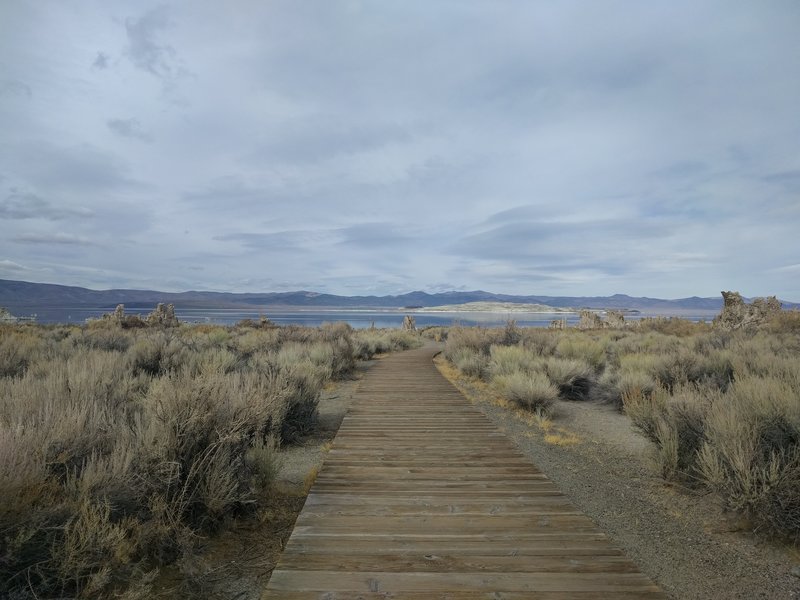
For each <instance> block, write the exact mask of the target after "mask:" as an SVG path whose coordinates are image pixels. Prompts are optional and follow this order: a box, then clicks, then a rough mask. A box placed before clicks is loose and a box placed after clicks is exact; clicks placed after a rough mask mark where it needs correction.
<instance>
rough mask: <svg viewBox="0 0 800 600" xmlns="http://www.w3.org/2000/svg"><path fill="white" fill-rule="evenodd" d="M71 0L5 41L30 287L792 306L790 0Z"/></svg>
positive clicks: (10, 161) (798, 65)
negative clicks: (436, 293)
mask: <svg viewBox="0 0 800 600" xmlns="http://www.w3.org/2000/svg"><path fill="white" fill-rule="evenodd" d="M74 3H75V0H65V4H64V5H63V6H64V8H63V9H62V10H39V9H35V8H32V5H26V4H24V3H17V4H16V5H14V6H11V7H10V8H9V9H8V11H7V12H8V13H9V19H13V20H14V21H13V22H15V23H18V24H19V26H18V27H15V28H13V30H11V31H9V32H7V35H4V36H2V37H0V52H2V55H3V56H13V57H15V59H14V61H11V62H8V61H7V64H5V65H4V74H3V79H2V82H0V102H2V104H3V108H4V110H3V111H0V131H3V136H2V140H0V180H2V190H4V192H2V193H0V256H2V257H3V259H4V260H8V261H11V262H12V263H15V264H18V265H25V266H26V267H29V268H31V269H34V271H31V273H38V274H39V275H36V276H37V277H45V275H42V274H43V273H44V274H47V277H48V278H50V279H51V280H53V281H57V282H70V283H79V282H81V281H83V282H87V283H88V282H91V283H93V284H94V285H97V286H99V287H103V286H104V282H107V283H109V284H111V283H112V282H113V283H114V284H115V285H136V286H150V287H169V286H173V287H176V288H180V287H184V286H185V287H191V288H209V289H228V290H237V291H264V289H265V288H269V289H291V288H292V287H293V286H300V285H302V286H303V287H309V288H313V289H318V290H319V291H330V292H348V293H362V292H363V293H366V292H370V293H388V292H393V293H395V292H404V291H408V290H410V289H414V288H420V287H422V288H427V289H430V290H440V289H443V286H444V287H453V288H457V287H465V288H469V289H476V288H484V289H487V288H488V289H491V290H493V291H500V292H509V293H513V292H521V293H530V294H536V293H538V294H556V295H557V294H564V295H580V294H606V293H615V292H624V293H632V294H642V295H651V296H672V297H677V296H690V295H695V294H696V295H716V294H717V293H718V291H719V290H720V289H731V288H732V289H739V290H740V291H742V292H743V293H745V294H746V295H749V296H754V295H764V294H772V293H776V294H779V295H781V296H783V297H786V298H789V299H795V300H800V283H799V282H800V280H798V278H797V277H792V276H791V275H793V274H794V273H795V272H796V269H795V268H794V266H796V265H797V264H798V256H800V245H798V244H800V241H799V240H798V237H797V234H796V232H797V231H798V230H800V203H798V200H797V198H798V192H800V183H799V182H800V177H798V173H800V159H799V158H798V157H800V141H798V140H800V118H799V117H798V112H797V106H798V105H800V79H798V78H797V77H791V76H789V75H788V74H791V73H795V72H798V71H800V38H798V36H797V23H798V22H800V5H798V4H797V3H792V2H777V3H772V4H769V5H765V4H763V3H750V4H742V3H739V4H737V5H736V6H731V4H730V3H728V2H724V1H723V0H711V1H710V2H707V3H702V4H698V3H696V2H689V1H688V0H676V2H672V3H661V4H654V3H634V2H617V1H616V0H607V1H606V0H603V1H601V2H599V3H591V4H586V3H580V2H574V1H572V0H567V1H565V2H559V3H543V2H537V3H534V2H528V3H524V2H518V3H510V4H508V5H504V6H503V7H502V9H501V8H500V7H498V5H497V4H495V3H486V2H473V3H453V2H449V3H436V4H435V5H434V4H430V3H423V2H405V3H363V2H349V1H341V2H340V1H332V2H316V3H298V2H291V1H289V0H276V1H275V2H269V3H258V2H251V1H249V0H233V2H232V3H231V4H230V5H226V6H225V7H220V6H218V5H215V4H212V3H194V4H192V5H191V6H190V5H188V4H186V3H178V2H173V1H171V0H166V1H165V2H164V4H163V5H162V6H157V7H156V8H152V6H153V5H148V6H145V7H142V6H141V5H140V4H139V3H136V2H133V1H132V0H120V2H118V3H115V4H114V5H113V7H111V6H110V5H109V6H107V5H105V4H103V5H102V6H100V5H98V7H97V10H93V11H79V10H73V8H72V7H73V4H74ZM76 6H77V5H76ZM120 15H122V20H121V19H120ZM4 16H5V14H4ZM126 17H127V18H126ZM9 22H12V21H11V20H10V21H9ZM34 32H35V35H34ZM81 39H84V40H86V39H89V40H94V41H93V42H91V43H92V44H94V45H90V46H88V48H89V49H90V51H89V53H88V54H87V47H86V46H85V45H81V44H77V43H75V40H81ZM92 48H95V50H91V49H92ZM97 48H103V49H107V52H106V51H98V50H96V49H97ZM92 61H94V63H93V64H92V68H91V69H89V68H87V63H91V62H92ZM186 65H191V69H192V72H191V74H188V71H187V67H186ZM112 67H113V68H112ZM178 93H179V95H180V100H181V104H180V105H179V106H178V105H177V103H176V99H177V95H178ZM134 115H135V118H134V117H133V116H134ZM126 140H130V141H133V142H148V143H124V142H125V141H126ZM76 207H83V208H76ZM81 211H87V212H86V214H82V213H81ZM89 214H91V219H88V218H85V217H88V216H89ZM20 225H23V226H24V230H23V231H22V232H21V231H20V229H21V228H20ZM66 225H69V226H68V227H67V226H66ZM48 226H51V227H53V228H54V230H55V231H59V232H63V233H68V234H69V235H71V236H74V239H68V238H63V237H62V240H61V242H58V241H56V242H55V243H54V242H53V235H54V234H53V231H52V230H49V229H48ZM20 236H23V237H28V238H30V239H28V240H27V241H22V240H20V239H17V238H19V237H20ZM48 236H49V237H48ZM15 239H16V240H17V241H14V240H15ZM45 240H49V241H45ZM76 240H77V241H78V242H86V241H88V240H97V241H98V245H97V246H91V245H82V244H81V243H70V242H75V241H76ZM110 240H113V242H114V243H110ZM101 243H102V246H101V245H100V244H101ZM56 264H58V265H62V266H63V268H62V267H56V266H54V265H56ZM64 265H65V266H64ZM70 265H71V267H72V268H67V267H69V266H70ZM41 269H49V270H46V271H44V270H41Z"/></svg>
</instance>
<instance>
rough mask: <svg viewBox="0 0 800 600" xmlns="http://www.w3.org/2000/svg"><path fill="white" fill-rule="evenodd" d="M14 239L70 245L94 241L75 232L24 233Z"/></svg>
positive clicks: (35, 242) (80, 244) (30, 242)
mask: <svg viewBox="0 0 800 600" xmlns="http://www.w3.org/2000/svg"><path fill="white" fill-rule="evenodd" d="M12 241H14V242H17V243H19V244H48V245H49V244H65V245H68V246H91V245H93V244H94V243H93V242H92V241H91V240H90V239H88V238H86V237H83V236H79V235H75V234H73V233H63V232H58V233H23V234H20V235H18V236H16V237H15V238H14V239H13V240H12Z"/></svg>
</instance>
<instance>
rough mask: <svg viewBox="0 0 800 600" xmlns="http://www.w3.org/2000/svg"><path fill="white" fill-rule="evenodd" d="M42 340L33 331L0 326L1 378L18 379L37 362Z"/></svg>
mask: <svg viewBox="0 0 800 600" xmlns="http://www.w3.org/2000/svg"><path fill="white" fill-rule="evenodd" d="M43 346H44V344H43V342H42V340H41V339H40V338H39V337H38V336H36V335H34V334H33V333H32V330H31V329H14V328H12V327H10V326H0V377H17V376H19V375H22V374H23V373H24V372H25V369H27V368H28V366H29V365H30V364H31V363H32V362H34V361H35V360H37V358H38V356H39V354H40V353H41V351H42V349H43Z"/></svg>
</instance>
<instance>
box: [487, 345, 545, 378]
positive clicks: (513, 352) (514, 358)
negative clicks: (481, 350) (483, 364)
mask: <svg viewBox="0 0 800 600" xmlns="http://www.w3.org/2000/svg"><path fill="white" fill-rule="evenodd" d="M543 369H544V364H543V361H542V359H541V358H539V357H538V356H537V355H535V354H534V353H533V352H531V351H529V350H527V349H525V348H523V347H522V346H498V345H493V346H491V347H490V348H489V373H490V374H491V376H492V377H501V376H504V375H512V374H514V373H533V372H535V371H542V370H543Z"/></svg>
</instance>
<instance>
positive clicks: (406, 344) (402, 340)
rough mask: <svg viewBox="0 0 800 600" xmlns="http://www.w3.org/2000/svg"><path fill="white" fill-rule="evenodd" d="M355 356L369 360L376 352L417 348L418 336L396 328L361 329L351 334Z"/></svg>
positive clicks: (419, 343)
mask: <svg viewBox="0 0 800 600" xmlns="http://www.w3.org/2000/svg"><path fill="white" fill-rule="evenodd" d="M353 345H354V353H355V356H356V358H359V359H361V360H369V359H370V358H372V357H373V356H375V355H376V354H383V353H386V352H397V351H400V350H409V349H411V348H418V347H419V346H421V345H422V340H421V339H420V336H418V335H416V334H414V333H411V332H408V331H400V330H397V329H362V330H360V331H357V332H355V333H354V335H353Z"/></svg>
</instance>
